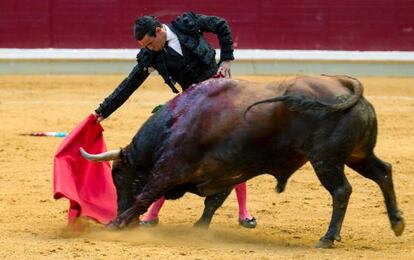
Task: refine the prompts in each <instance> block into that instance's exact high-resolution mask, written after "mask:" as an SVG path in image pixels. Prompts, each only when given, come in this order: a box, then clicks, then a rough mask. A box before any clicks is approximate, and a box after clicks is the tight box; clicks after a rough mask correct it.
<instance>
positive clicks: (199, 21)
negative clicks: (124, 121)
mask: <svg viewBox="0 0 414 260" xmlns="http://www.w3.org/2000/svg"><path fill="white" fill-rule="evenodd" d="M168 27H169V28H170V29H171V30H172V31H173V32H174V33H176V34H177V37H178V40H179V42H180V44H181V48H182V51H183V56H181V55H180V54H178V53H176V52H175V51H174V50H173V49H172V48H170V47H168V46H167V43H166V44H165V45H166V47H165V49H164V50H162V51H159V52H154V51H151V50H149V49H147V48H143V49H141V50H140V52H139V53H138V55H137V65H135V67H134V68H133V70H132V71H131V73H130V74H129V75H128V77H127V78H125V79H124V80H123V81H122V82H121V84H120V85H119V86H118V87H117V88H116V89H115V90H114V92H113V93H112V94H111V95H109V96H108V97H107V98H106V99H105V100H104V101H103V102H102V103H101V104H100V105H99V107H98V108H97V109H96V110H95V112H96V113H97V114H99V115H101V116H103V117H104V118H106V117H108V116H109V115H110V114H112V112H114V111H115V110H116V109H117V108H119V107H120V106H121V105H122V104H123V103H124V102H125V101H126V100H127V99H128V98H129V96H130V95H131V94H132V93H133V92H134V91H135V90H136V89H137V88H138V87H139V86H140V85H141V84H142V83H143V82H144V81H145V79H146V78H147V77H148V75H149V74H150V72H149V71H148V69H149V68H155V69H156V70H157V71H158V73H159V74H160V75H161V76H162V77H163V79H164V81H165V83H166V84H167V85H168V86H170V88H171V89H172V90H173V92H174V93H178V90H177V89H176V88H175V86H174V85H175V82H178V83H179V84H180V85H181V87H182V89H183V90H186V89H187V88H188V87H189V86H190V85H191V84H194V83H198V82H201V81H203V80H206V79H208V78H211V77H212V76H213V75H214V74H215V73H216V72H217V70H218V65H217V63H216V60H215V55H216V52H215V50H214V49H213V48H212V47H211V46H210V44H209V43H208V42H207V41H206V39H205V38H204V37H203V32H212V33H214V34H216V35H217V37H218V39H219V43H220V49H221V53H220V62H221V61H225V60H233V59H234V56H233V40H232V37H231V31H230V27H229V25H228V23H227V21H226V20H224V19H223V18H220V17H216V16H207V15H201V14H195V13H192V12H189V13H184V14H183V15H181V16H178V17H177V18H176V19H175V20H174V21H172V22H171V24H170V25H168Z"/></svg>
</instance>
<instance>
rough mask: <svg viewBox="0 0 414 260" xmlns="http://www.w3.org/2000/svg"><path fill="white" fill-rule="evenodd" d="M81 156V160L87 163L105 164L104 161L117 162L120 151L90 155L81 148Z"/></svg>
mask: <svg viewBox="0 0 414 260" xmlns="http://www.w3.org/2000/svg"><path fill="white" fill-rule="evenodd" d="M79 151H80V153H81V155H82V157H83V158H85V159H86V160H89V161H93V162H106V161H112V160H119V159H120V154H121V149H116V150H111V151H107V152H103V153H98V154H90V153H88V152H86V151H85V149H83V148H82V147H81V148H80V149H79Z"/></svg>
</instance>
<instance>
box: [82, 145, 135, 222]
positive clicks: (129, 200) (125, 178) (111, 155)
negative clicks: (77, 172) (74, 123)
mask: <svg viewBox="0 0 414 260" xmlns="http://www.w3.org/2000/svg"><path fill="white" fill-rule="evenodd" d="M80 153H81V154H82V157H83V158H85V159H87V160H89V161H93V162H106V161H114V163H113V165H112V180H113V182H114V185H115V188H116V193H117V205H118V215H119V214H121V213H122V212H124V211H125V210H127V209H128V208H130V207H131V205H132V204H133V203H134V196H136V195H137V194H138V193H140V191H141V190H142V187H143V182H142V181H138V176H137V171H136V170H135V169H134V168H133V167H130V166H128V165H127V164H126V163H125V162H123V161H122V158H121V157H122V152H121V149H116V150H111V151H107V152H103V153H99V154H90V153H88V152H86V151H85V150H84V149H83V148H80Z"/></svg>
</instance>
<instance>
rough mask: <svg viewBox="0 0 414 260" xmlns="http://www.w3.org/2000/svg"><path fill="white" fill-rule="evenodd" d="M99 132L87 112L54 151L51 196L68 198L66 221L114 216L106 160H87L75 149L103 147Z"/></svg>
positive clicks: (93, 150)
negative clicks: (100, 161)
mask: <svg viewBox="0 0 414 260" xmlns="http://www.w3.org/2000/svg"><path fill="white" fill-rule="evenodd" d="M102 132H103V128H102V126H101V125H100V124H99V123H96V117H95V115H93V114H91V115H90V116H88V117H87V118H85V119H84V120H83V121H82V122H81V123H80V124H79V125H78V126H77V127H76V128H75V129H73V130H72V132H70V134H69V135H68V136H67V137H66V138H65V139H64V140H63V142H62V143H61V144H60V146H59V148H58V149H57V151H56V154H55V158H54V168H53V197H54V198H55V199H60V198H62V197H65V198H68V199H69V201H70V206H69V210H68V221H69V224H71V223H73V222H74V221H75V219H76V218H77V217H80V216H86V217H90V218H93V219H95V220H96V221H98V222H100V223H104V224H106V223H108V222H110V221H111V220H112V219H114V218H115V217H116V210H117V208H116V207H117V206H116V191H115V187H114V184H113V182H112V176H111V166H110V164H109V163H108V162H105V163H93V162H90V161H88V160H86V159H84V158H83V157H82V156H81V154H80V152H79V148H80V147H83V148H84V149H85V150H86V151H87V152H89V153H101V152H104V151H106V145H105V141H104V139H103V135H102Z"/></svg>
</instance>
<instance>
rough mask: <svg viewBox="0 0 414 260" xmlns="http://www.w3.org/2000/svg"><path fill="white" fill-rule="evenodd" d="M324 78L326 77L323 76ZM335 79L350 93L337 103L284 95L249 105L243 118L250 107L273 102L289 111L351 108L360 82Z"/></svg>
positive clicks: (356, 98) (360, 89) (360, 87)
mask: <svg viewBox="0 0 414 260" xmlns="http://www.w3.org/2000/svg"><path fill="white" fill-rule="evenodd" d="M325 76H326V75H325ZM332 77H335V78H337V79H338V80H339V81H340V82H341V83H342V84H343V85H344V86H345V87H346V88H348V89H350V90H351V91H352V94H351V95H346V96H339V97H338V98H337V99H338V100H339V102H338V103H334V104H330V103H325V102H322V101H319V100H315V99H310V98H306V97H303V96H297V95H284V96H279V97H275V98H270V99H265V100H261V101H257V102H255V103H253V104H252V105H250V106H249V107H248V108H247V109H246V111H245V112H244V117H245V118H246V115H247V112H249V110H250V109H252V107H254V106H256V105H259V104H264V103H274V102H283V103H284V104H285V105H286V106H287V108H288V109H289V110H291V111H305V110H319V111H327V112H334V111H342V110H346V109H348V108H351V107H353V106H354V105H355V104H356V103H357V102H358V101H359V100H360V99H361V97H362V94H363V91H364V88H363V86H362V84H361V82H360V81H359V80H357V79H355V78H352V77H349V76H332Z"/></svg>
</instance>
